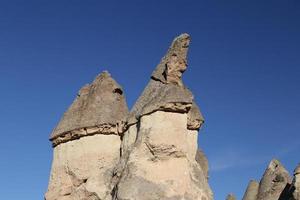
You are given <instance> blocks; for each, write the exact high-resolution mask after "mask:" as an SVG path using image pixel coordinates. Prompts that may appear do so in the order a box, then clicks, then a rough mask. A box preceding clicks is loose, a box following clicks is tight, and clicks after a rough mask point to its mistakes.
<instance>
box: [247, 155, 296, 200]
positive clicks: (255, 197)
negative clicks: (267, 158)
mask: <svg viewBox="0 0 300 200" xmlns="http://www.w3.org/2000/svg"><path fill="white" fill-rule="evenodd" d="M299 174H300V165H298V167H297V168H296V169H295V170H294V179H293V181H291V177H290V175H289V173H288V172H287V170H286V169H285V168H284V167H283V166H282V164H281V163H280V162H279V161H278V160H275V159H274V160H272V161H271V162H270V164H269V166H268V167H267V169H266V171H265V173H264V175H263V177H262V179H261V181H260V183H259V184H258V183H257V182H256V181H250V183H249V185H248V187H247V190H246V192H245V194H244V197H243V200H300V196H299V191H300V184H299Z"/></svg>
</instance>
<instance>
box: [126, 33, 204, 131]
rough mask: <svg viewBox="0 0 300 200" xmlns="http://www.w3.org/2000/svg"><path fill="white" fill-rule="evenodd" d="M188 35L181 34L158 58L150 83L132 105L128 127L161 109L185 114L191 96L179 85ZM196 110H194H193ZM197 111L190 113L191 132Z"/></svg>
mask: <svg viewBox="0 0 300 200" xmlns="http://www.w3.org/2000/svg"><path fill="white" fill-rule="evenodd" d="M189 43H190V36H189V35H188V34H186V33H185V34H182V35H180V36H178V37H177V38H175V39H174V41H173V43H172V45H171V47H170V48H169V50H168V52H167V54H166V55H165V56H164V57H163V58H162V60H161V62H160V63H159V64H158V66H157V67H156V69H155V70H154V72H153V73H152V76H151V79H150V82H149V83H148V85H147V86H146V88H145V89H144V91H143V93H142V95H141V96H140V97H139V99H138V100H137V102H136V103H135V105H134V106H133V108H132V110H131V113H130V116H129V118H128V124H129V125H130V124H134V123H136V122H137V121H138V119H139V118H140V117H141V116H143V115H146V114H149V113H152V112H155V111H158V110H161V111H168V112H180V113H187V112H188V111H189V110H190V108H191V106H192V103H193V98H194V97H193V94H192V93H191V92H190V91H189V90H188V89H187V88H186V87H185V86H184V85H183V83H182V80H181V76H182V73H183V72H184V71H185V69H186V66H187V58H186V57H187V51H188V47H189ZM195 108H196V107H195ZM200 115H201V113H200V111H199V110H197V108H196V109H193V110H192V112H191V113H190V119H191V121H190V124H189V125H188V127H190V128H191V129H199V127H200V125H201V123H202V117H201V116H200Z"/></svg>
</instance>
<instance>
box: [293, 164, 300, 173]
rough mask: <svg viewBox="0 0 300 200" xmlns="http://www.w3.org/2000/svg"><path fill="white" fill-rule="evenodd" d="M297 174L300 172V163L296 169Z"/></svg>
mask: <svg viewBox="0 0 300 200" xmlns="http://www.w3.org/2000/svg"><path fill="white" fill-rule="evenodd" d="M297 174H300V163H299V164H298V166H297V167H296V169H295V170H294V175H297Z"/></svg>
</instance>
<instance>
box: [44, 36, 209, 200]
mask: <svg viewBox="0 0 300 200" xmlns="http://www.w3.org/2000/svg"><path fill="white" fill-rule="evenodd" d="M189 43H190V36H189V35H188V34H182V35H180V36H179V37H177V38H175V39H174V41H173V43H172V44H171V47H170V48H169V50H168V52H167V53H166V55H165V56H164V57H163V58H162V60H161V62H160V63H159V64H158V66H157V67H156V69H155V70H154V72H153V73H152V76H151V78H150V81H149V83H148V85H147V87H146V88H145V90H144V91H143V93H142V95H141V96H140V97H139V99H138V100H137V102H136V103H135V105H134V106H133V108H132V110H131V112H130V113H129V114H128V111H127V106H126V102H125V98H124V95H123V91H122V89H121V87H120V86H119V85H118V84H117V83H116V82H115V81H114V80H113V79H112V78H111V77H110V75H109V74H108V73H107V72H104V73H102V74H101V75H99V76H98V77H97V78H96V79H95V81H94V82H93V83H92V84H91V85H87V86H85V87H83V88H82V89H81V90H80V92H79V95H78V96H77V98H76V99H75V101H74V102H73V104H72V105H71V107H70V108H69V109H68V111H67V112H66V113H65V114H64V116H63V118H62V120H61V121H60V123H59V124H58V126H57V127H56V128H55V129H54V131H53V133H52V134H51V137H50V140H51V141H52V144H53V147H54V157H53V163H52V169H51V176H50V181H49V186H48V191H47V193H46V195H45V199H46V200H73V199H85V200H100V199H101V200H212V199H213V194H212V191H211V189H210V187H209V185H208V161H207V158H206V156H205V154H204V153H203V151H202V150H201V149H198V144H197V138H198V131H199V129H200V127H201V125H202V124H203V122H204V119H203V117H202V115H201V112H200V110H199V107H198V106H197V105H196V103H195V101H194V98H193V95H192V93H191V92H190V91H189V90H188V89H187V87H186V86H185V85H184V83H183V81H182V79H181V78H182V74H183V72H184V71H185V70H186V68H187V52H188V47H189Z"/></svg>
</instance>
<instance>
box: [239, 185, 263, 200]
mask: <svg viewBox="0 0 300 200" xmlns="http://www.w3.org/2000/svg"><path fill="white" fill-rule="evenodd" d="M258 188H259V183H258V182H257V181H254V180H251V181H250V182H249V184H248V187H247V189H246V192H245V194H244V197H243V200H256V199H257V194H258Z"/></svg>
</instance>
